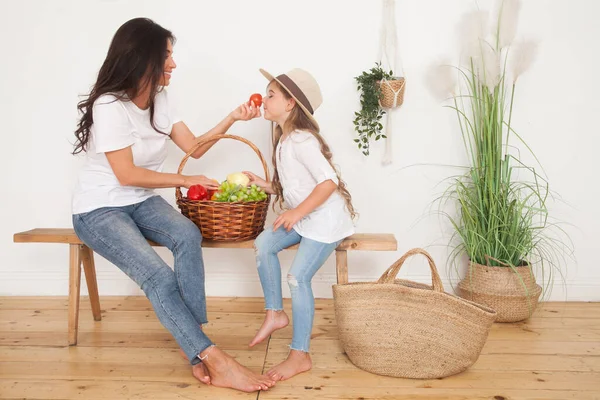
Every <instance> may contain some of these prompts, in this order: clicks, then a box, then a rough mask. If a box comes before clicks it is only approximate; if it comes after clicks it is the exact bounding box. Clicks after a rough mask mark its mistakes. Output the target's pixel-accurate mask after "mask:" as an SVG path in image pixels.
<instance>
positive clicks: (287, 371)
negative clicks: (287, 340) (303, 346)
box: [267, 350, 312, 381]
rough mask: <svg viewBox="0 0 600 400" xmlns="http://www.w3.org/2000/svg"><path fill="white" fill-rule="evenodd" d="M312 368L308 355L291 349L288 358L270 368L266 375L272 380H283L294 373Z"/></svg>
mask: <svg viewBox="0 0 600 400" xmlns="http://www.w3.org/2000/svg"><path fill="white" fill-rule="evenodd" d="M311 368H312V360H311V359H310V355H309V354H308V353H305V352H303V351H298V350H292V351H290V354H289V355H288V358H287V359H286V360H285V361H283V362H282V363H281V364H279V365H277V366H275V367H273V368H271V369H270V370H269V371H268V372H267V375H268V376H269V377H270V378H271V379H273V380H274V381H284V380H286V379H290V378H291V377H292V376H294V375H298V374H301V373H302V372H306V371H308V370H310V369H311Z"/></svg>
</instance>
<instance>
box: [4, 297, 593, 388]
mask: <svg viewBox="0 0 600 400" xmlns="http://www.w3.org/2000/svg"><path fill="white" fill-rule="evenodd" d="M101 305H102V315H103V320H102V321H101V322H95V321H94V320H93V318H92V314H91V310H90V307H89V302H88V301H87V299H82V302H81V307H82V310H81V316H80V318H79V323H80V333H79V344H78V345H77V346H74V347H69V346H67V300H66V298H57V297H33V298H32V297H0V399H16V398H28V399H86V400H89V399H101V398H103V399H264V400H267V399H278V400H279V399H365V400H366V399H423V400H425V399H427V400H442V399H443V400H450V399H461V400H466V399H492V400H503V399H511V400H512V399H578V400H588V399H596V400H598V399H600V303H546V304H543V305H542V306H540V308H539V309H538V311H537V312H536V314H535V316H534V317H533V318H532V319H531V320H529V321H528V322H526V323H517V324H495V325H494V326H493V328H492V331H491V333H490V336H489V339H488V342H487V344H486V346H485V347H484V349H483V352H482V354H481V356H480V358H479V360H478V361H477V363H476V364H475V365H474V366H473V367H471V368H470V369H469V370H468V371H466V372H464V373H462V374H459V375H456V376H453V377H449V378H445V379H434V380H410V379H399V378H390V377H382V376H378V375H373V374H370V373H367V372H364V371H362V370H360V369H358V368H356V367H355V366H354V365H353V364H352V363H351V362H350V361H349V360H348V358H347V357H346V355H345V354H344V353H343V351H342V348H341V346H340V343H339V342H338V340H337V333H336V325H335V316H334V310H333V302H332V300H317V301H316V308H317V313H316V317H315V326H314V331H313V341H312V357H313V364H314V368H313V370H312V371H310V372H308V373H305V374H302V375H299V376H297V377H295V378H293V379H291V380H289V381H286V382H279V383H278V385H277V386H276V387H275V388H272V389H271V390H269V391H266V392H262V393H252V394H245V393H240V392H236V391H233V390H228V389H220V388H215V387H208V386H204V385H202V384H200V383H199V382H197V381H196V380H195V379H194V378H193V377H192V376H191V373H190V367H189V365H188V364H187V363H186V362H185V361H184V360H183V359H182V358H181V356H180V355H179V354H178V352H177V345H176V343H175V342H174V341H173V339H172V338H171V337H170V335H169V333H168V332H167V331H166V330H165V329H163V328H162V326H161V325H160V323H159V322H158V320H157V319H156V317H155V315H154V312H153V311H152V309H151V307H150V304H149V302H148V301H147V300H146V299H145V298H144V297H106V296H104V297H101ZM285 307H286V309H287V310H290V309H291V307H290V303H289V300H287V301H286V303H285ZM208 308H209V319H210V320H211V323H210V324H209V325H208V326H207V328H206V331H207V333H208V334H209V336H210V337H211V338H213V340H214V341H215V342H216V343H217V344H218V345H219V347H221V348H222V349H224V350H225V351H227V352H229V353H230V354H231V355H233V356H235V357H236V358H237V359H238V360H239V361H240V362H241V363H242V364H244V365H246V366H248V367H249V368H250V369H252V370H254V371H256V372H261V371H266V370H267V369H268V368H270V367H271V366H272V365H274V364H276V363H278V362H279V361H281V360H283V359H284V358H285V356H286V355H287V351H288V347H287V345H288V344H289V342H290V340H291V335H292V330H291V328H290V327H288V328H285V329H283V330H281V331H278V332H276V333H275V334H274V335H273V336H272V337H271V339H270V340H269V342H268V343H264V344H261V345H259V346H257V347H255V348H253V349H249V348H248V347H247V343H248V342H249V341H250V339H251V338H252V337H253V335H254V333H255V332H256V330H257V329H258V327H259V326H260V323H261V321H262V308H263V303H262V299H256V298H209V299H208Z"/></svg>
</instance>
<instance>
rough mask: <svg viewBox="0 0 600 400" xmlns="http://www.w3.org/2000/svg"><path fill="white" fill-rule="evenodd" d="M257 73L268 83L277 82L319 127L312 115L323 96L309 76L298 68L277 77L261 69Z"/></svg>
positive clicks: (315, 82) (317, 85)
mask: <svg viewBox="0 0 600 400" xmlns="http://www.w3.org/2000/svg"><path fill="white" fill-rule="evenodd" d="M259 71H260V73H261V74H263V75H264V77H265V78H267V79H268V80H269V82H270V81H272V80H275V81H277V82H278V83H279V84H280V85H281V86H282V87H283V88H284V89H285V90H286V91H287V92H288V93H289V94H290V95H291V96H292V97H293V98H294V100H296V103H298V105H299V106H300V108H301V109H302V111H304V113H305V114H306V115H307V116H308V118H310V119H311V120H312V121H313V122H314V123H315V124H316V125H317V127H318V126H319V123H318V122H317V120H316V119H315V117H314V115H313V114H314V112H315V111H316V110H317V108H319V106H320V105H321V103H323V96H322V95H321V88H320V87H319V84H318V83H317V81H316V80H315V78H313V76H312V75H311V74H309V73H308V72H306V71H305V70H303V69H300V68H294V69H293V70H291V71H289V72H288V73H286V74H281V75H278V76H273V75H271V74H270V73H268V72H267V71H265V70H264V69H262V68H261V69H260V70H259Z"/></svg>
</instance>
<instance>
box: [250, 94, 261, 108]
mask: <svg viewBox="0 0 600 400" xmlns="http://www.w3.org/2000/svg"><path fill="white" fill-rule="evenodd" d="M252 102H254V105H255V106H256V107H260V106H261V105H262V96H261V95H260V93H254V94H253V95H252V96H250V103H251V104H252Z"/></svg>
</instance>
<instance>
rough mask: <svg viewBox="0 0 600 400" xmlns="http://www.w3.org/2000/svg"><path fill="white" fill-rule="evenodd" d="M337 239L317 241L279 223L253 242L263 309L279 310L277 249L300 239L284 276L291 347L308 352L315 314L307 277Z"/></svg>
mask: <svg viewBox="0 0 600 400" xmlns="http://www.w3.org/2000/svg"><path fill="white" fill-rule="evenodd" d="M340 242H341V240H340V241H338V242H335V243H321V242H317V241H315V240H311V239H307V238H305V237H302V236H300V235H299V234H298V233H297V232H296V231H295V230H294V229H292V230H290V231H289V232H287V231H286V230H285V228H284V227H283V226H281V227H280V228H279V229H277V230H276V231H275V232H273V229H270V228H268V227H267V228H266V229H265V230H264V231H263V232H262V233H261V234H260V236H258V238H256V241H255V242H254V247H255V249H256V265H257V268H258V275H259V276H260V283H261V285H262V288H263V292H264V294H265V309H267V310H276V311H279V310H283V296H282V294H281V265H280V264H279V258H278V257H277V253H279V252H280V251H281V250H283V249H285V248H286V247H289V246H292V245H294V244H297V243H300V246H299V247H298V252H297V253H296V257H295V258H294V261H293V262H292V266H291V267H290V270H289V273H288V276H287V282H288V285H289V287H290V292H291V295H292V323H293V326H294V334H293V336H292V344H291V345H290V348H291V349H292V350H299V351H304V352H308V350H309V348H310V334H311V332H312V327H313V319H314V316H315V298H314V296H313V291H312V286H311V280H312V278H313V276H314V275H315V273H316V272H317V271H318V270H319V268H321V267H322V266H323V264H324V263H325V261H326V260H327V258H329V256H330V255H331V253H332V252H333V251H334V250H335V248H336V247H337V246H338V245H339V244H340Z"/></svg>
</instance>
